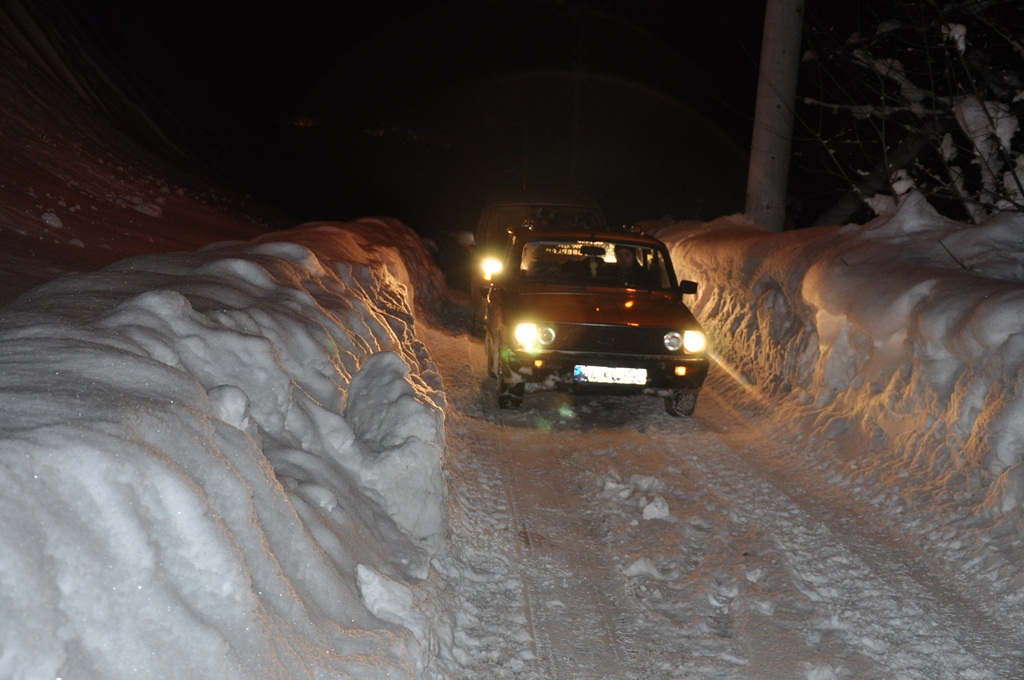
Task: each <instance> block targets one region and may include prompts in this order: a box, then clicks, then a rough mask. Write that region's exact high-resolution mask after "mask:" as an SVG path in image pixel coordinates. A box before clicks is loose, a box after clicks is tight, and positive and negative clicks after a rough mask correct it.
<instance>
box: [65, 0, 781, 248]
mask: <svg viewBox="0 0 1024 680" xmlns="http://www.w3.org/2000/svg"><path fill="white" fill-rule="evenodd" d="M763 4H764V0H724V1H722V2H706V1H702V2H686V1H679V0H674V1H671V0H664V1H662V0H641V1H640V2H637V1H636V0H622V1H612V0H605V1H601V0H592V1H591V2H568V1H565V2H562V1H556V0H494V1H492V0H454V1H451V2H409V1H403V0H391V1H388V0H383V1H379V2H373V3H370V2H365V3H358V4H357V3H347V2H329V1H326V0H320V1H303V0H295V1H293V2H284V1H283V0H265V1H263V2H252V1H251V0H250V1H249V2H241V1H238V0H220V1H218V0H204V1H200V0H178V1H176V2H169V1H167V0H152V1H150V2H142V3H140V2H137V0H95V1H94V2H91V3H89V4H88V7H87V8H85V7H79V8H78V9H75V8H74V7H69V9H70V10H71V11H72V12H73V13H74V17H75V20H76V21H78V22H79V24H80V25H81V27H82V29H81V30H82V34H83V36H84V38H85V39H86V40H87V41H88V42H90V43H91V44H92V46H93V47H94V48H96V49H100V50H102V52H103V54H104V56H105V58H107V59H108V60H109V61H110V62H111V63H113V64H115V66H116V68H117V69H118V70H119V71H121V72H122V73H123V74H124V75H125V77H127V78H129V79H130V81H131V82H132V84H133V85H132V88H133V94H134V95H136V96H138V97H139V98H140V99H141V100H142V101H144V102H145V103H146V104H147V105H153V104H156V103H159V104H160V105H161V106H163V107H164V108H165V109H166V111H167V112H169V114H170V115H172V116H173V119H174V123H173V124H172V123H171V122H168V126H169V127H170V128H171V129H172V130H173V131H174V133H175V134H177V135H178V136H179V137H181V138H182V139H184V141H185V144H186V145H188V146H190V147H191V148H192V149H194V150H195V151H196V152H197V153H199V154H200V155H202V156H204V157H205V158H206V159H207V160H210V161H211V162H214V163H217V164H218V165H219V166H220V167H221V168H222V169H224V170H226V171H228V172H232V173H234V174H236V175H237V176H238V177H239V178H240V181H242V182H244V183H246V184H247V185H248V186H250V187H251V188H252V189H253V191H254V193H259V194H261V195H264V196H266V197H268V198H270V199H271V200H273V201H275V202H277V203H280V204H282V205H283V206H284V207H286V208H288V209H290V210H292V211H293V212H294V213H296V214H297V215H298V216H300V217H302V218H310V219H314V218H315V219H320V218H323V219H343V218H347V217H355V216H359V215H360V214H371V213H376V214H380V213H388V214H393V215H396V216H398V217H400V218H402V219H405V220H406V221H407V222H409V223H410V224H412V225H414V226H417V227H418V228H421V229H424V230H427V231H431V230H437V229H446V228H450V227H451V224H450V223H452V222H460V221H462V220H465V219H469V216H470V215H471V214H472V212H473V211H474V210H475V209H476V207H477V206H478V205H479V202H480V201H482V200H483V198H484V197H485V195H486V194H487V193H489V192H490V191H493V190H497V189H501V188H505V187H510V186H520V185H521V184H522V183H524V182H526V183H528V184H529V185H531V186H539V185H548V186H561V187H568V185H574V187H573V188H579V189H582V190H583V191H585V192H587V193H590V194H592V195H595V197H596V198H597V199H598V200H599V201H601V202H602V203H605V204H606V207H608V209H609V212H611V213H612V217H613V219H619V220H621V221H628V220H632V219H646V218H652V217H660V216H662V215H664V214H672V215H674V216H675V217H678V218H689V217H697V218H707V217H713V216H715V215H716V214H721V213H722V212H723V211H724V212H728V211H733V210H739V209H741V208H742V196H743V182H744V181H745V170H746V168H745V158H743V156H744V154H745V153H746V150H747V148H748V145H749V135H750V127H751V120H750V118H751V116H752V112H753V102H754V95H755V89H756V82H757V63H756V62H757V58H758V55H759V52H760V46H759V45H760V35H761V20H762V17H763ZM459 226H461V225H459Z"/></svg>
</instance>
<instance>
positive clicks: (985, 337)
mask: <svg viewBox="0 0 1024 680" xmlns="http://www.w3.org/2000/svg"><path fill="white" fill-rule="evenodd" d="M1021 233H1024V216H1022V215H1021V214H1019V213H1007V214H1006V215H1002V216H1000V217H997V218H995V219H993V220H992V221H990V222H989V223H987V224H984V225H980V226H975V225H966V224H959V223H955V222H951V221H949V220H946V219H945V218H943V217H941V216H939V215H937V214H936V213H935V212H934V211H933V210H931V209H930V207H929V206H928V204H927V203H926V202H925V201H924V200H923V197H921V196H920V195H919V194H916V193H912V194H910V195H908V196H907V197H906V198H905V199H904V201H903V202H902V204H901V206H900V208H899V210H898V211H897V212H896V213H895V214H893V215H885V216H881V217H878V218H876V219H875V220H874V221H872V222H870V223H868V224H866V225H848V226H835V227H821V228H815V229H808V230H800V231H792V232H783V233H771V232H768V231H766V230H764V229H762V228H760V227H758V226H757V225H755V224H753V223H752V222H751V221H750V220H749V219H748V218H746V217H744V216H732V217H726V218H721V219H719V220H716V221H714V222H710V223H677V224H673V225H669V226H664V227H662V228H661V229H660V231H659V232H658V235H659V236H660V237H661V238H662V239H664V240H665V241H666V242H668V243H669V244H670V247H671V250H672V255H673V258H674V261H675V265H676V268H677V273H678V274H679V276H680V277H681V278H686V279H692V280H695V281H698V282H699V284H700V291H699V294H698V297H697V299H696V301H695V303H694V308H695V311H696V313H697V314H698V316H699V318H700V319H701V322H702V323H703V324H704V325H705V326H706V327H707V328H708V330H709V333H710V335H711V336H712V345H713V348H714V350H715V351H716V352H717V353H718V356H719V367H718V369H719V370H725V371H727V372H728V373H730V375H732V376H733V377H734V378H735V380H737V381H738V382H740V383H742V384H746V385H749V386H752V387H753V388H754V389H756V390H758V391H759V392H760V393H761V394H762V396H763V397H765V399H766V400H767V401H768V402H769V407H770V408H772V409H792V412H793V413H794V414H800V415H801V417H806V418H811V419H813V420H814V421H815V423H816V425H818V428H817V431H818V432H820V433H821V434H823V435H824V436H825V437H827V438H828V439H829V440H831V441H833V442H835V443H836V445H837V446H838V447H839V448H840V450H841V451H843V452H844V454H845V455H844V458H843V460H842V461H840V463H839V464H841V465H846V466H857V465H860V466H861V472H860V474H862V475H864V474H866V475H871V476H874V477H877V478H882V477H889V478H890V479H900V478H905V477H906V476H907V475H908V474H911V475H912V476H915V477H917V478H919V479H925V480H927V481H925V482H924V484H932V485H938V486H941V487H944V488H945V489H946V491H947V492H948V493H951V494H952V493H957V494H962V495H963V497H964V502H965V503H969V504H978V505H983V506H984V507H985V508H987V509H988V510H989V511H992V512H996V513H998V512H1000V511H1006V510H1009V509H1011V508H1015V507H1018V506H1019V505H1021V504H1022V503H1024V463H1022V461H1024V384H1022V378H1024V370H1022V366H1024V285H1022V284H1021V281H1024V276H1022V273H1024V266H1022V263H1024V246H1022V241H1021V237H1020V234H1021ZM864 442H867V443H868V446H867V447H864V446H863V443H864ZM844 444H845V445H846V448H845V449H843V446H844ZM883 486H885V484H883ZM900 486H901V485H900V484H898V483H895V484H892V485H891V488H899V487H900Z"/></svg>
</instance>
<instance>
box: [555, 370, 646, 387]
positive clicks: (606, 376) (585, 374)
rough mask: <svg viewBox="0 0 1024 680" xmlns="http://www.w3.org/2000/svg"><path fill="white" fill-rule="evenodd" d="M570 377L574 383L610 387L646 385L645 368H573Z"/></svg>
mask: <svg viewBox="0 0 1024 680" xmlns="http://www.w3.org/2000/svg"><path fill="white" fill-rule="evenodd" d="M572 377H573V379H574V380H575V381H576V382H592V383H605V384H611V385H646V384H647V369H646V368H623V367H621V366H620V367H612V366H574V367H573V369H572Z"/></svg>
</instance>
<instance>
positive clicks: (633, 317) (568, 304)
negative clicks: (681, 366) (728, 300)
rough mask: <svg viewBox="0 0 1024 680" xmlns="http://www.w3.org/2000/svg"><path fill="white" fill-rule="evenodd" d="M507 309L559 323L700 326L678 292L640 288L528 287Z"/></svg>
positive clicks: (520, 314)
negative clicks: (624, 289) (625, 289)
mask: <svg viewBox="0 0 1024 680" xmlns="http://www.w3.org/2000/svg"><path fill="white" fill-rule="evenodd" d="M507 303H508V304H507V311H508V312H512V313H513V314H515V315H516V316H517V317H519V318H524V317H527V316H529V317H531V318H532V319H535V320H537V321H548V322H557V323H589V324H609V325H636V326H661V327H668V328H699V327H700V324H698V323H697V320H696V319H695V318H694V316H693V314H692V313H691V312H690V310H689V309H688V308H687V307H686V305H684V304H683V303H682V302H681V301H680V300H679V294H678V293H671V292H668V291H655V292H649V291H646V290H638V291H633V292H625V291H621V290H614V291H610V290H609V289H590V290H587V291H582V292H581V291H579V290H578V289H571V290H565V289H557V290H552V289H551V288H550V287H537V288H531V287H524V288H522V289H520V290H519V291H518V293H517V294H515V295H513V296H511V299H509V300H507Z"/></svg>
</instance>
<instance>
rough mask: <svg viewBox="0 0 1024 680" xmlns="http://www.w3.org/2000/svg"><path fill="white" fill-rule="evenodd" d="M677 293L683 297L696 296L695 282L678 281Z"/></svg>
mask: <svg viewBox="0 0 1024 680" xmlns="http://www.w3.org/2000/svg"><path fill="white" fill-rule="evenodd" d="M679 292H680V293H682V294H683V295H696V294H697V282H696V281H680V282H679Z"/></svg>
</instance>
